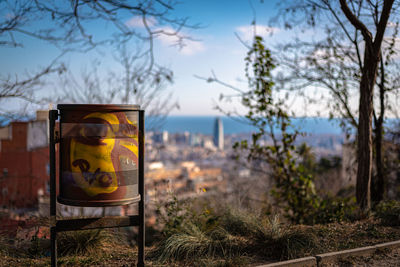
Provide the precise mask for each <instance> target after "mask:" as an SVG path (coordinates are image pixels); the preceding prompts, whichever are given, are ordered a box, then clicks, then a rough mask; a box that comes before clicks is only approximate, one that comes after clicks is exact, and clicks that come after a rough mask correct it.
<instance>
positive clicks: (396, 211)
mask: <svg viewBox="0 0 400 267" xmlns="http://www.w3.org/2000/svg"><path fill="white" fill-rule="evenodd" d="M375 216H376V217H377V218H379V219H380V220H381V223H382V224H383V225H387V226H400V202H399V201H394V200H391V201H384V202H381V203H379V204H378V205H376V207H375Z"/></svg>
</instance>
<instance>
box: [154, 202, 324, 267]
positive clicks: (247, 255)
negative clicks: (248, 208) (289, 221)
mask: <svg viewBox="0 0 400 267" xmlns="http://www.w3.org/2000/svg"><path fill="white" fill-rule="evenodd" d="M212 215H213V216H214V217H215V218H214V219H213V220H212V221H213V224H212V225H207V223H206V224H205V223H204V221H202V220H198V221H196V220H194V221H192V222H190V223H188V224H186V225H185V226H180V227H181V229H183V230H182V231H181V232H177V233H174V234H172V235H171V236H169V237H167V238H166V239H165V240H164V241H163V242H161V244H160V245H159V246H158V247H157V249H156V250H155V251H153V253H152V255H151V256H152V257H153V258H155V259H157V261H159V262H161V263H163V264H165V263H167V262H169V263H171V262H174V261H179V262H182V263H185V264H189V265H190V264H192V265H193V264H194V265H196V266H201V265H203V264H205V266H206V265H207V266H241V265H248V264H249V263H250V262H255V261H257V260H261V261H262V260H265V259H267V260H282V259H292V258H296V257H299V256H302V255H304V254H310V253H311V252H312V251H314V250H315V249H316V248H317V242H316V237H315V235H314V234H313V233H311V232H307V231H299V229H296V230H295V229H292V228H290V227H288V226H284V225H283V224H281V223H280V221H279V219H278V217H277V216H274V217H263V216H256V215H254V214H249V213H247V212H243V211H238V210H228V211H226V212H224V213H222V214H220V215H217V214H212ZM206 262H207V263H206Z"/></svg>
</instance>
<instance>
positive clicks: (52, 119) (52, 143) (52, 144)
mask: <svg viewBox="0 0 400 267" xmlns="http://www.w3.org/2000/svg"><path fill="white" fill-rule="evenodd" d="M57 118H58V110H50V111H49V137H50V140H49V150H50V242H51V266H52V267H56V266H57V229H56V222H57V221H56V220H57V219H56V212H57V206H56V205H57V204H56V194H57V192H56V140H55V136H54V129H55V124H56V120H57Z"/></svg>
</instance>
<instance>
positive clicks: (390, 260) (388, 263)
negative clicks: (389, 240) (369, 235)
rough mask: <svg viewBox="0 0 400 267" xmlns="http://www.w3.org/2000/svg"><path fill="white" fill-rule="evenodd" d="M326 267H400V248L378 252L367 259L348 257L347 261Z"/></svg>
mask: <svg viewBox="0 0 400 267" xmlns="http://www.w3.org/2000/svg"><path fill="white" fill-rule="evenodd" d="M325 266H339V267H353V266H354V267H361V266H362V267H370V266H374V267H375V266H379V267H380V266H384V267H396V266H400V248H396V249H393V250H390V249H382V250H377V251H376V252H375V254H373V255H371V256H365V257H348V258H346V259H341V260H338V261H336V262H334V263H332V264H330V265H325Z"/></svg>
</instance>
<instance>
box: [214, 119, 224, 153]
mask: <svg viewBox="0 0 400 267" xmlns="http://www.w3.org/2000/svg"><path fill="white" fill-rule="evenodd" d="M213 137H214V145H215V146H216V147H217V148H218V149H220V150H223V149H224V126H223V124H222V120H221V118H216V119H215V123H214V134H213Z"/></svg>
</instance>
